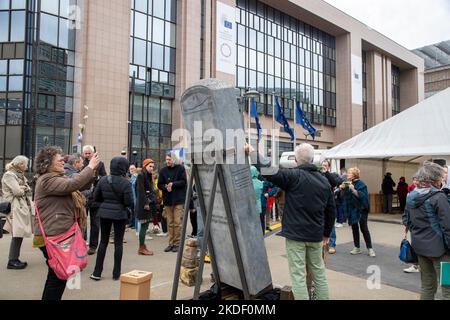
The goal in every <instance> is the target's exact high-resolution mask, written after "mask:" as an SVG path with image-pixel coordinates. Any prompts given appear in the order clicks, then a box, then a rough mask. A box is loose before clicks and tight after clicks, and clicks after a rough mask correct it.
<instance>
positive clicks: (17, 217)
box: [2, 168, 35, 238]
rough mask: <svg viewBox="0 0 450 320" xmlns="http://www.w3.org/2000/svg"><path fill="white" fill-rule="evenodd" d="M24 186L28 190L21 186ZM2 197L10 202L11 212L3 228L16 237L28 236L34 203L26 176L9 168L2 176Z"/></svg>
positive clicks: (31, 224) (31, 228)
mask: <svg viewBox="0 0 450 320" xmlns="http://www.w3.org/2000/svg"><path fill="white" fill-rule="evenodd" d="M22 186H25V187H26V188H27V190H28V191H24V190H23V189H22V188H21V187H22ZM2 191H3V199H4V200H5V201H8V202H10V203H11V213H10V214H9V215H8V216H7V218H6V224H5V227H4V229H5V230H6V231H8V232H10V233H11V234H12V236H13V237H16V238H29V237H31V235H32V233H33V224H34V216H35V212H34V204H33V201H32V199H31V189H30V187H29V185H28V181H27V178H25V177H24V176H23V174H21V173H19V172H16V171H15V170H14V168H11V169H10V170H8V171H7V172H5V174H4V175H3V178H2Z"/></svg>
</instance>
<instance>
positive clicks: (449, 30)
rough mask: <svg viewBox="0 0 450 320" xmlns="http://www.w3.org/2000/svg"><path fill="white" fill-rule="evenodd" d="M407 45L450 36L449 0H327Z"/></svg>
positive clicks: (413, 46) (425, 42)
mask: <svg viewBox="0 0 450 320" xmlns="http://www.w3.org/2000/svg"><path fill="white" fill-rule="evenodd" d="M325 1H326V2H328V3H329V4H331V5H333V6H334V7H336V8H338V9H340V10H341V11H344V12H345V13H347V14H349V15H351V16H352V17H354V18H356V19H358V20H359V21H361V22H363V23H364V24H366V25H368V26H369V27H371V28H372V29H374V30H376V31H378V32H380V33H382V34H384V35H385V36H387V37H388V38H391V39H392V40H394V41H395V42H397V43H399V44H401V45H402V46H404V47H406V48H407V49H410V50H412V49H417V48H420V47H423V46H426V45H430V44H434V43H438V42H441V41H445V40H450V0H325Z"/></svg>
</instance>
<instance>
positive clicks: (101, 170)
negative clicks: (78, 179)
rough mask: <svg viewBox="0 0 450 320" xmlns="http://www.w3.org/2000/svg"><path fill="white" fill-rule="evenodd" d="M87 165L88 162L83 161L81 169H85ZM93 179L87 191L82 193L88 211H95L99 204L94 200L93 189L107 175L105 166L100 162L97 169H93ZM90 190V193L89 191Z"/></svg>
mask: <svg viewBox="0 0 450 320" xmlns="http://www.w3.org/2000/svg"><path fill="white" fill-rule="evenodd" d="M88 165H89V160H87V159H84V160H83V167H84V168H86V167H87V166H88ZM94 172H95V178H94V179H93V180H92V184H91V186H90V187H89V188H86V190H87V191H85V192H83V194H84V196H85V197H86V200H87V207H88V208H90V209H97V208H98V207H99V206H100V204H99V203H98V202H96V201H95V200H94V192H95V188H96V187H97V185H98V183H99V182H100V179H101V178H102V177H105V176H106V175H107V173H106V169H105V164H104V163H103V162H102V161H100V163H99V164H98V166H97V168H96V169H95V171H94ZM89 189H91V190H92V191H89Z"/></svg>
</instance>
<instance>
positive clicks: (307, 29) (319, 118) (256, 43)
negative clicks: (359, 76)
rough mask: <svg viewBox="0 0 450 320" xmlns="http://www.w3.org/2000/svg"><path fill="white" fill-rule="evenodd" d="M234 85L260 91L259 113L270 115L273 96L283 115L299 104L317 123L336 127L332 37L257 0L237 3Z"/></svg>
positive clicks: (334, 57) (334, 61) (289, 116)
mask: <svg viewBox="0 0 450 320" xmlns="http://www.w3.org/2000/svg"><path fill="white" fill-rule="evenodd" d="M236 20H237V70H236V86H237V87H238V88H240V89H241V91H242V93H243V92H244V91H245V90H247V89H248V88H251V89H254V90H258V91H259V92H260V93H262V94H263V95H262V98H261V99H260V101H259V105H258V110H259V112H261V113H264V114H266V115H271V113H272V106H271V105H272V100H273V99H272V94H275V95H276V96H278V97H281V102H282V107H283V109H284V114H285V115H286V117H287V118H291V119H292V118H293V116H294V100H297V101H301V103H302V106H303V109H304V111H305V113H306V115H307V116H308V118H309V119H310V120H311V121H312V122H313V123H316V124H325V125H330V126H335V125H336V43H335V38H334V37H333V36H331V35H329V34H327V33H325V32H323V31H321V30H319V29H317V28H314V27H312V26H310V25H308V24H306V23H303V22H302V21H300V20H297V19H295V18H293V17H291V16H289V15H287V14H284V13H282V12H280V11H278V10H276V9H274V8H272V7H269V6H267V5H265V4H263V3H261V2H259V1H256V0H238V1H237V10H236Z"/></svg>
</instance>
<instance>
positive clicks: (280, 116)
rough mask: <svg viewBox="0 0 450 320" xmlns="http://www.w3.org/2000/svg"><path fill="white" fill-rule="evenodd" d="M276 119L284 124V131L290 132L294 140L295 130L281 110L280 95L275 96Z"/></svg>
mask: <svg viewBox="0 0 450 320" xmlns="http://www.w3.org/2000/svg"><path fill="white" fill-rule="evenodd" d="M275 120H276V121H277V122H278V123H279V124H281V125H282V126H283V128H284V132H286V133H288V134H289V135H290V136H291V141H294V131H292V129H291V127H289V122H288V121H287V119H286V117H285V116H284V114H283V113H282V112H281V107H280V103H279V102H278V97H275Z"/></svg>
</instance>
